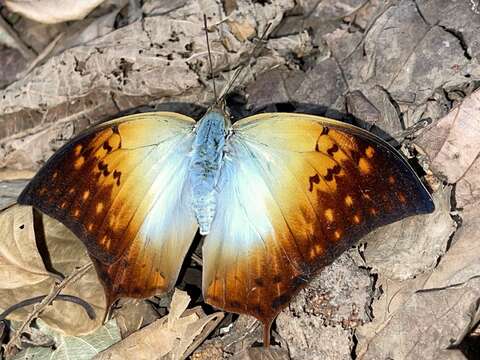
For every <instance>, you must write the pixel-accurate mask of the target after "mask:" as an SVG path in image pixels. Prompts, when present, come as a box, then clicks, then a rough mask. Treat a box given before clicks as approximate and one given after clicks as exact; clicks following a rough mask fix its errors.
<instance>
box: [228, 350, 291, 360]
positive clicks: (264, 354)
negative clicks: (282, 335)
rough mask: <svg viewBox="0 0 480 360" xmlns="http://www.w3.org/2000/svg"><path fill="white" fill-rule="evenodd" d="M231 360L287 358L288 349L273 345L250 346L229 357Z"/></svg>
mask: <svg viewBox="0 0 480 360" xmlns="http://www.w3.org/2000/svg"><path fill="white" fill-rule="evenodd" d="M230 359H231V360H289V359H290V356H288V351H287V350H285V349H279V348H275V347H268V348H250V349H247V350H244V351H242V352H241V353H239V354H236V355H235V356H232V357H231V358H230Z"/></svg>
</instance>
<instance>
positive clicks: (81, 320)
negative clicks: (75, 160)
mask: <svg viewBox="0 0 480 360" xmlns="http://www.w3.org/2000/svg"><path fill="white" fill-rule="evenodd" d="M41 228H42V222H41V218H39V217H37V215H36V216H35V217H34V214H33V212H32V208H31V207H27V206H18V205H15V206H12V207H10V208H7V209H5V210H3V211H2V212H1V213H0V308H1V309H3V310H5V309H7V308H8V307H10V306H12V305H14V304H17V303H19V302H21V301H23V300H25V299H29V298H32V297H36V296H41V295H47V294H48V293H49V292H50V290H51V288H52V286H53V285H54V284H55V277H54V276H52V272H51V271H55V272H57V273H60V274H65V275H68V274H70V273H72V272H73V271H74V269H75V268H76V267H79V266H82V265H85V264H87V263H89V262H90V258H89V257H88V255H87V252H86V250H85V247H84V245H83V244H82V242H81V241H80V240H78V239H77V238H76V237H75V236H74V235H73V234H72V233H71V232H70V231H69V230H68V229H67V228H66V227H65V226H63V225H62V224H61V223H59V222H57V221H55V220H53V219H51V218H49V217H47V216H44V217H43V229H44V236H43V235H42V230H41ZM39 247H40V248H41V249H42V250H41V251H42V254H41V253H40V252H39V250H38V248H39ZM42 255H43V256H42ZM45 264H49V265H47V266H46V265H45ZM50 264H51V265H50ZM62 293H63V294H66V295H73V296H76V297H80V298H82V299H83V300H85V301H87V302H88V303H90V305H92V306H93V308H94V309H95V311H96V315H97V316H96V319H95V320H90V319H89V317H88V316H87V314H86V312H85V310H84V309H83V308H82V307H80V306H79V305H77V304H74V303H71V302H65V301H54V302H53V305H52V306H50V307H48V308H47V309H46V310H45V311H44V312H43V314H42V315H41V316H40V317H41V318H42V319H43V320H44V321H45V322H46V323H47V324H48V325H49V326H51V327H52V328H54V329H57V330H59V331H61V332H64V333H66V334H75V335H79V334H87V333H89V332H91V331H93V330H95V329H96V328H98V327H99V326H100V325H101V324H102V321H103V317H104V315H105V311H106V309H105V296H104V292H103V288H102V286H101V284H100V282H99V281H98V278H97V275H96V273H95V271H94V270H93V269H92V270H90V271H89V272H88V273H87V274H86V275H85V276H84V277H82V278H81V279H80V280H78V281H76V282H75V283H72V284H70V285H68V286H67V287H66V288H65V289H64V291H63V292H62ZM30 311H31V307H26V308H22V309H19V310H17V311H15V312H13V313H12V314H11V315H10V316H9V317H8V318H9V319H13V320H18V321H23V320H24V319H25V318H26V316H27V315H28V314H29V312H30Z"/></svg>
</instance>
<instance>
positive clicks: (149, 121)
mask: <svg viewBox="0 0 480 360" xmlns="http://www.w3.org/2000/svg"><path fill="white" fill-rule="evenodd" d="M226 154H228V160H227V155H226ZM18 202H19V203H20V204H27V205H33V206H34V207H36V208H37V209H39V210H41V211H42V212H44V213H46V214H48V215H50V216H52V217H54V218H56V219H58V220H60V221H61V222H63V223H64V224H65V225H66V226H68V227H69V228H70V229H71V230H72V231H73V232H74V233H75V234H76V235H77V236H78V237H79V238H80V239H81V240H82V241H83V242H84V243H85V244H86V246H87V249H88V251H89V253H90V256H91V258H92V260H93V262H94V263H95V265H96V268H97V272H98V274H99V277H100V279H101V280H102V282H103V284H104V287H105V291H106V294H107V301H108V303H109V304H108V305H111V304H112V303H113V302H114V301H115V300H116V299H118V298H119V297H136V298H145V297H149V296H152V295H154V294H159V293H165V292H167V291H169V290H170V289H171V288H172V287H173V286H174V285H175V282H176V280H177V277H178V274H179V271H180V268H181V266H182V263H183V259H184V257H185V256H186V254H187V251H188V249H189V247H190V245H191V242H192V240H193V238H194V236H195V234H196V232H197V230H198V229H199V228H200V233H202V234H205V235H206V237H205V240H204V245H203V251H202V256H203V280H202V282H203V284H202V286H203V295H204V299H205V301H206V302H208V303H209V304H211V305H213V306H216V307H219V308H222V309H224V310H227V311H231V312H236V313H242V314H249V315H252V316H255V317H256V318H257V319H259V320H261V321H262V322H263V323H264V324H265V329H268V328H269V326H270V324H271V322H272V321H273V319H274V318H275V316H276V315H277V314H278V313H279V312H280V311H281V310H282V308H284V307H285V306H286V305H287V304H288V302H289V300H290V299H291V298H292V296H294V295H295V294H296V293H297V292H298V290H299V289H300V288H301V287H302V286H303V285H304V284H305V283H306V282H307V281H308V279H309V278H310V277H311V276H312V275H313V274H315V273H317V272H318V271H319V270H320V269H322V268H323V267H324V266H325V265H328V264H329V263H331V262H332V261H333V260H334V259H335V257H337V256H338V255H339V254H340V253H341V252H342V251H344V250H346V249H348V248H349V247H350V246H351V245H352V244H354V243H355V242H356V241H358V240H359V239H360V238H361V237H363V236H364V235H365V234H367V233H368V232H370V231H371V230H373V229H375V228H377V227H379V226H383V225H386V224H389V223H392V222H394V221H397V220H400V219H403V218H405V217H408V216H412V215H417V214H426V213H430V212H432V211H433V210H434V204H433V201H432V199H431V197H430V195H429V193H428V191H427V190H426V188H425V187H424V186H423V184H422V182H421V181H420V180H419V179H418V177H417V176H416V174H415V173H414V171H413V170H412V169H411V167H410V166H409V165H408V163H407V162H406V161H405V160H404V159H403V157H402V156H401V155H400V154H398V153H397V152H396V150H395V149H393V148H392V147H391V146H390V145H388V144H387V143H385V142H384V141H382V140H381V139H379V138H378V137H376V136H374V135H372V134H370V133H368V132H367V131H365V130H362V129H359V128H357V127H354V126H352V125H349V124H344V123H341V122H338V121H335V120H332V119H327V118H322V117H319V116H312V115H305V114H294V113H292V114H289V113H269V114H258V115H254V116H251V117H247V118H245V119H242V120H240V121H238V122H236V123H235V124H233V125H230V121H229V119H228V117H227V116H225V115H224V113H223V112H222V111H210V112H208V113H207V114H206V115H205V116H204V117H203V118H202V119H201V120H200V121H199V122H198V123H195V121H194V120H193V119H191V118H189V117H186V116H184V115H181V114H177V113H169V112H157V113H145V114H137V115H131V116H127V117H123V118H119V119H116V120H113V121H111V122H107V123H104V124H100V125H97V126H96V127H93V128H92V129H90V130H88V131H86V132H84V133H83V134H80V135H79V136H78V137H76V138H75V139H73V140H72V141H71V142H70V143H68V144H66V145H65V146H64V147H63V148H62V149H60V150H59V151H58V152H57V153H55V154H54V155H53V156H52V157H51V158H50V159H49V161H48V162H47V163H46V164H45V166H44V167H43V168H42V169H41V170H40V171H39V172H38V174H37V175H36V176H35V177H34V178H33V179H32V181H31V182H30V183H29V184H28V186H27V187H26V188H25V189H24V191H23V192H22V194H21V195H20V196H19V198H18ZM386 241H388V240H386ZM266 334H268V332H266ZM266 343H268V338H267V337H266Z"/></svg>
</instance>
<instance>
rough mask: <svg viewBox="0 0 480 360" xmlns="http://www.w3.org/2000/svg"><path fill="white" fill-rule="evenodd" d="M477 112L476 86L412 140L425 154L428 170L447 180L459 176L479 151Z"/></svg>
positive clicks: (479, 119) (479, 92)
mask: <svg viewBox="0 0 480 360" xmlns="http://www.w3.org/2000/svg"><path fill="white" fill-rule="evenodd" d="M479 114H480V90H477V91H475V92H474V93H472V94H471V95H470V96H468V97H466V98H465V99H464V100H463V102H462V103H461V104H460V105H459V106H457V107H455V108H454V109H452V110H451V111H450V112H449V113H448V114H447V115H446V116H444V117H443V118H442V119H440V120H439V121H438V122H437V123H435V124H434V125H433V126H432V127H431V128H430V129H428V131H426V132H424V133H423V134H422V136H420V137H419V138H418V139H417V140H416V141H415V142H416V144H418V145H419V146H420V147H421V148H422V149H423V150H424V151H425V152H426V153H427V155H428V156H429V158H430V160H431V167H432V170H433V171H434V172H436V173H439V174H442V175H444V176H445V177H446V178H447V180H448V182H450V183H455V182H457V181H458V180H460V179H461V178H462V176H463V175H464V174H465V172H466V171H467V170H468V169H469V168H470V166H471V165H472V164H473V162H474V161H475V159H476V158H477V157H478V155H479V154H480V141H479V139H480V116H479Z"/></svg>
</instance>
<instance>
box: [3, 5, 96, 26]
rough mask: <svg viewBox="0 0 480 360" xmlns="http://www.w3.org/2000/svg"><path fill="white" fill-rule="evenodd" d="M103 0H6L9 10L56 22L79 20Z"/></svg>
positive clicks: (37, 19) (48, 21)
mask: <svg viewBox="0 0 480 360" xmlns="http://www.w3.org/2000/svg"><path fill="white" fill-rule="evenodd" d="M104 1H105V0H82V1H77V0H6V1H5V5H6V6H7V7H8V8H9V9H10V11H13V12H16V13H19V14H21V15H23V16H25V17H27V18H29V19H32V20H35V21H38V22H41V23H45V24H57V23H61V22H64V21H69V20H80V19H83V18H84V17H85V16H87V15H88V14H89V13H90V12H91V11H92V10H93V9H95V8H96V7H97V6H98V5H100V4H101V3H102V2H104Z"/></svg>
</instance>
